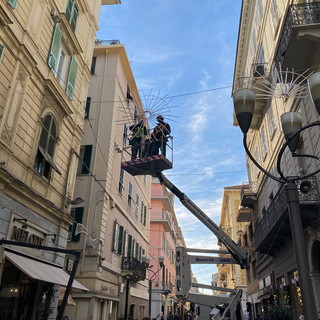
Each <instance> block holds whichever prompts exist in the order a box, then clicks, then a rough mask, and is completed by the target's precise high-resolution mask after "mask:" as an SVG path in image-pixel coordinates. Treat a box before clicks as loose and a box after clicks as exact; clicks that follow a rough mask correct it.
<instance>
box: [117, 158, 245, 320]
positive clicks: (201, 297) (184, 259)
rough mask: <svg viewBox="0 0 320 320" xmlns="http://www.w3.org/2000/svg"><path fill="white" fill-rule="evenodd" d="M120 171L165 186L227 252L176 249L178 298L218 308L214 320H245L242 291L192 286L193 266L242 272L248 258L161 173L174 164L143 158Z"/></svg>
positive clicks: (162, 160) (130, 162)
mask: <svg viewBox="0 0 320 320" xmlns="http://www.w3.org/2000/svg"><path fill="white" fill-rule="evenodd" d="M121 167H122V168H123V169H124V170H125V171H127V172H128V173H130V174H131V175H146V174H150V175H152V176H154V177H157V178H158V179H159V181H160V183H161V184H162V185H164V186H165V187H167V188H168V189H169V190H170V191H171V192H172V193H173V194H174V195H175V196H176V197H178V198H179V200H180V202H181V203H182V204H183V205H184V206H185V207H186V208H187V209H188V210H189V211H190V212H191V213H192V214H193V215H194V216H195V217H196V218H197V219H199V220H200V221H201V222H202V223H203V224H204V225H205V226H206V227H207V228H208V229H209V230H210V231H212V232H213V233H214V234H215V235H216V236H217V238H218V239H219V241H221V242H222V243H223V244H224V245H225V246H226V248H227V249H228V251H217V250H203V249H188V248H184V247H177V248H176V270H177V272H176V294H177V297H178V298H180V299H182V300H184V301H189V302H194V303H197V304H200V305H203V306H208V307H210V308H211V309H212V308H214V307H216V308H217V309H216V310H219V312H217V313H216V314H215V315H213V317H212V319H213V320H223V319H226V320H227V319H231V320H242V319H243V316H242V311H241V307H240V301H241V293H242V292H241V290H234V289H227V288H221V287H214V286H209V285H205V284H198V283H192V276H191V264H204V263H214V264H239V265H240V266H241V268H242V269H245V268H247V267H248V255H247V253H246V252H245V251H244V250H243V249H242V248H240V247H239V246H238V245H237V244H236V243H235V242H234V241H233V240H232V239H231V238H230V237H229V236H228V235H227V234H226V233H225V232H224V231H223V230H222V229H220V228H219V226H218V225H216V224H215V223H214V222H213V221H212V220H211V219H210V218H209V217H208V216H207V215H206V214H205V213H204V212H203V211H202V210H201V209H200V208H199V207H198V206H197V205H196V204H195V203H194V202H193V201H191V200H190V199H189V198H188V197H187V196H186V195H185V194H184V193H183V192H181V191H180V190H179V189H178V188H177V187H176V186H175V185H174V184H173V183H172V182H171V181H170V180H169V179H167V178H166V177H165V176H164V175H163V173H162V170H166V169H171V168H172V163H171V162H170V161H169V160H168V159H167V158H166V157H165V156H163V155H162V154H160V155H159V156H157V157H150V156H149V157H144V158H138V159H136V160H133V161H132V160H131V161H125V162H122V164H121ZM188 252H202V253H219V254H224V255H225V254H230V255H231V257H226V256H223V257H221V256H218V257H210V256H201V255H189V254H188ZM192 287H193V288H195V287H198V288H199V287H200V288H206V289H210V290H215V291H220V292H225V293H226V294H225V295H215V296H214V295H206V294H199V293H194V292H192V291H191V289H192Z"/></svg>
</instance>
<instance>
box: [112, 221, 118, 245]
mask: <svg viewBox="0 0 320 320" xmlns="http://www.w3.org/2000/svg"><path fill="white" fill-rule="evenodd" d="M116 232H117V221H114V223H113V234H112V248H111V250H112V251H114V250H116V248H115V244H116Z"/></svg>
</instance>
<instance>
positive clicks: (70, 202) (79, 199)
mask: <svg viewBox="0 0 320 320" xmlns="http://www.w3.org/2000/svg"><path fill="white" fill-rule="evenodd" d="M83 202H84V200H83V199H82V198H80V197H78V198H75V199H74V200H72V199H69V198H67V199H66V203H65V207H66V208H67V207H68V206H69V205H70V204H72V205H74V206H77V205H79V204H81V203H83Z"/></svg>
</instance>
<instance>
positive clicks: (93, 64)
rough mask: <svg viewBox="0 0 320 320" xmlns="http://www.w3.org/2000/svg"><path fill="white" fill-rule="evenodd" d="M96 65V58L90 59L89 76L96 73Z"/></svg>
mask: <svg viewBox="0 0 320 320" xmlns="http://www.w3.org/2000/svg"><path fill="white" fill-rule="evenodd" d="M96 63H97V57H92V61H91V74H95V72H96Z"/></svg>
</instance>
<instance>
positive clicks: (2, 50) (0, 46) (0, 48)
mask: <svg viewBox="0 0 320 320" xmlns="http://www.w3.org/2000/svg"><path fill="white" fill-rule="evenodd" d="M3 53H4V45H3V44H2V43H0V62H1V60H2V58H3Z"/></svg>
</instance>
